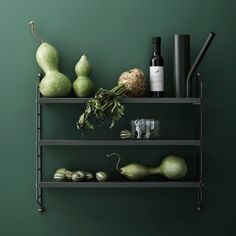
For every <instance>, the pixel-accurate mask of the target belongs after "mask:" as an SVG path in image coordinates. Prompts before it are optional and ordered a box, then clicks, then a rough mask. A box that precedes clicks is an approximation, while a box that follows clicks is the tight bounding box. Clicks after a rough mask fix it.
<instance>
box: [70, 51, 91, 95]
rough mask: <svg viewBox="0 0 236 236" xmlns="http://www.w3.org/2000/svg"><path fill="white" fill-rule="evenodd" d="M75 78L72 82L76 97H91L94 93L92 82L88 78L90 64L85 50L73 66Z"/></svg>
mask: <svg viewBox="0 0 236 236" xmlns="http://www.w3.org/2000/svg"><path fill="white" fill-rule="evenodd" d="M75 73H76V75H77V78H76V80H75V81H74V82H73V89H74V93H75V95H76V96H77V97H91V96H92V95H93V93H94V83H93V81H92V80H91V79H90V78H89V75H90V73H91V65H90V63H89V61H88V53H87V52H86V53H85V54H84V55H82V57H81V58H80V60H79V61H78V63H77V64H76V66H75Z"/></svg>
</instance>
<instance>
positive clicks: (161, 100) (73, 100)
mask: <svg viewBox="0 0 236 236" xmlns="http://www.w3.org/2000/svg"><path fill="white" fill-rule="evenodd" d="M88 99H89V98H70V97H65V98H48V97H40V98H38V101H39V104H54V103H57V104H61V103H86V102H87V100H88ZM122 102H123V103H170V104H171V103H179V104H181V103H182V104H195V105H199V104H201V98H149V97H138V98H122Z"/></svg>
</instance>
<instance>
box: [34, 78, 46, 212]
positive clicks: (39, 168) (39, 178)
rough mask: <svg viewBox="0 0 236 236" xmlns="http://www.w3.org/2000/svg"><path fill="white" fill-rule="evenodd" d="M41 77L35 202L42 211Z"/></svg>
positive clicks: (38, 104)
mask: <svg viewBox="0 0 236 236" xmlns="http://www.w3.org/2000/svg"><path fill="white" fill-rule="evenodd" d="M41 79H42V74H41V73H39V74H38V78H37V83H36V100H35V102H36V203H37V205H38V211H39V212H43V211H44V207H43V190H42V188H41V187H40V185H39V183H40V182H41V181H42V155H43V150H42V146H41V145H40V143H39V141H40V140H41V139H42V105H41V104H40V102H39V99H40V97H41V95H40V91H39V83H40V80H41Z"/></svg>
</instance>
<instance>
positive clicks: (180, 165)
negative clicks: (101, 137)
mask: <svg viewBox="0 0 236 236" xmlns="http://www.w3.org/2000/svg"><path fill="white" fill-rule="evenodd" d="M114 154H115V155H118V154H116V153H112V154H110V155H109V156H111V155H114ZM118 156H119V155H118ZM119 162H120V157H119V161H118V162H117V165H116V169H117V170H118V171H119V172H120V174H122V175H124V176H125V177H126V178H127V179H129V180H140V179H143V178H145V177H147V176H149V175H157V174H161V175H163V176H165V177H166V178H168V179H171V180H178V179H181V178H183V177H184V176H185V175H186V174H187V171H188V167H187V164H186V162H185V160H184V159H183V158H181V157H178V156H174V155H169V156H167V157H165V158H164V159H163V161H162V162H161V164H160V165H159V166H157V167H146V166H143V165H141V164H138V163H131V164H129V165H127V166H124V167H122V168H120V169H119V168H118V164H119Z"/></svg>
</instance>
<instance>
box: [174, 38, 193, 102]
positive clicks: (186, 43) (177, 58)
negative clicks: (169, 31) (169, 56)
mask: <svg viewBox="0 0 236 236" xmlns="http://www.w3.org/2000/svg"><path fill="white" fill-rule="evenodd" d="M173 64H174V65H173V66H174V68H173V78H174V89H175V97H177V98H183V97H186V79H187V75H188V72H189V69H190V35H188V34H175V35H174V63H173Z"/></svg>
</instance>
